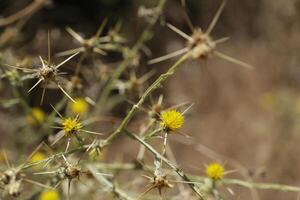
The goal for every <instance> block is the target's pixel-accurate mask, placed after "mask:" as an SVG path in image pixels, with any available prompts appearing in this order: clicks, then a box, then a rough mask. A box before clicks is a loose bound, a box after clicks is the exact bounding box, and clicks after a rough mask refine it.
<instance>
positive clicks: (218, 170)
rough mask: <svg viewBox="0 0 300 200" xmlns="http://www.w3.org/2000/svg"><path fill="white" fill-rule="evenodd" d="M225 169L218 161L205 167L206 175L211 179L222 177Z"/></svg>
mask: <svg viewBox="0 0 300 200" xmlns="http://www.w3.org/2000/svg"><path fill="white" fill-rule="evenodd" d="M224 172H225V169H224V167H223V166H222V165H220V164H218V163H211V164H209V165H208V166H207V167H206V175H207V176H208V177H209V178H211V179H212V180H221V179H223V176H224Z"/></svg>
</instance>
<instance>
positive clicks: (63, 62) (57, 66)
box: [55, 52, 80, 69]
mask: <svg viewBox="0 0 300 200" xmlns="http://www.w3.org/2000/svg"><path fill="white" fill-rule="evenodd" d="M79 53H80V52H76V53H74V54H73V55H71V56H70V57H68V58H67V59H65V60H64V61H62V62H61V63H59V64H58V65H56V67H55V68H56V69H58V68H59V67H61V66H62V65H63V64H65V63H66V62H68V61H69V60H71V59H72V58H73V57H74V56H76V55H77V54H79Z"/></svg>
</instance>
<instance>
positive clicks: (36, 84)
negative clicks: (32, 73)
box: [27, 79, 43, 93]
mask: <svg viewBox="0 0 300 200" xmlns="http://www.w3.org/2000/svg"><path fill="white" fill-rule="evenodd" d="M42 81H43V80H42V79H39V80H38V81H37V82H36V83H35V84H34V85H33V86H32V87H31V88H30V89H29V90H28V92H27V93H30V92H31V91H32V90H33V89H34V88H35V87H36V86H38V84H40V82H42Z"/></svg>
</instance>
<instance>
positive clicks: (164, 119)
mask: <svg viewBox="0 0 300 200" xmlns="http://www.w3.org/2000/svg"><path fill="white" fill-rule="evenodd" d="M160 118H161V122H160V126H161V127H162V128H163V129H165V130H166V131H176V130H177V129H179V128H181V127H182V125H183V123H184V117H183V115H182V114H181V113H180V112H178V111H176V110H168V111H165V112H163V113H162V114H161V116H160Z"/></svg>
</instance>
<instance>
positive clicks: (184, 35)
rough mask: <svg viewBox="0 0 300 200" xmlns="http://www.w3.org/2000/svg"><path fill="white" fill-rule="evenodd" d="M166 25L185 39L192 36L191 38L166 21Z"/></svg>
mask: <svg viewBox="0 0 300 200" xmlns="http://www.w3.org/2000/svg"><path fill="white" fill-rule="evenodd" d="M167 26H168V27H169V28H170V29H171V30H172V31H174V32H175V33H177V34H178V35H180V36H181V37H183V38H185V39H186V40H189V41H191V40H192V39H193V38H191V37H190V36H189V35H187V34H186V33H185V32H183V31H181V30H179V29H178V28H176V27H175V26H173V25H172V24H169V23H167Z"/></svg>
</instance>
